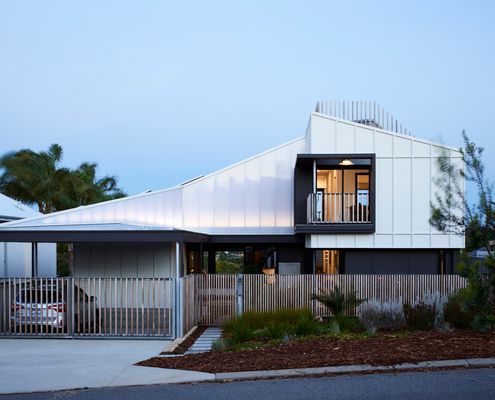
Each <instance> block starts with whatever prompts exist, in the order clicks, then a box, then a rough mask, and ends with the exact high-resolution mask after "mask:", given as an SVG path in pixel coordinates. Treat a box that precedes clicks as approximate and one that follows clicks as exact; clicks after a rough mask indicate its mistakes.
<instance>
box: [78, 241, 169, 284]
mask: <svg viewBox="0 0 495 400" xmlns="http://www.w3.org/2000/svg"><path fill="white" fill-rule="evenodd" d="M174 275H175V247H174V245H171V244H146V243H140V244H126V243H124V244H106V243H101V244H96V243H94V244H90V243H75V244H74V277H76V278H85V277H91V278H166V277H171V276H174Z"/></svg>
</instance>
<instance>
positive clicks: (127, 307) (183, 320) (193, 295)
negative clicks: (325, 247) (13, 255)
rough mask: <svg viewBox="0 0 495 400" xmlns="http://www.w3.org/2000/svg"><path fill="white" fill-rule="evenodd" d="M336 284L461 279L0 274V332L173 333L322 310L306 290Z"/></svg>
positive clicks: (357, 286) (376, 286)
mask: <svg viewBox="0 0 495 400" xmlns="http://www.w3.org/2000/svg"><path fill="white" fill-rule="evenodd" d="M335 286H338V287H339V288H340V289H341V290H343V291H344V292H349V291H351V290H356V291H357V297H358V298H363V299H368V300H371V299H375V300H377V301H379V302H386V301H394V302H402V303H411V302H414V301H421V300H423V299H424V298H425V296H428V295H431V294H436V293H440V294H442V295H448V294H451V293H454V292H455V291H456V290H458V289H460V288H463V287H465V286H466V280H465V279H464V278H461V277H460V276H458V275H199V274H198V275H190V276H185V277H183V278H5V279H0V335H3V336H19V337H22V336H50V337H52V336H53V337H57V336H62V337H108V336H109V337H168V338H172V337H177V336H182V335H183V334H185V333H186V332H188V331H189V330H190V329H191V328H192V327H193V326H195V325H197V324H204V325H219V324H221V323H222V322H225V321H227V320H229V319H232V318H234V317H235V316H236V315H240V314H241V313H242V312H249V311H252V312H263V311H275V310H280V309H303V308H305V309H309V310H311V311H312V312H313V314H314V315H323V314H325V313H327V311H326V310H325V309H324V308H323V307H322V306H321V304H319V303H318V302H317V301H314V300H311V296H312V294H313V293H318V292H319V291H320V290H323V291H328V290H330V289H333V288H334V287H335Z"/></svg>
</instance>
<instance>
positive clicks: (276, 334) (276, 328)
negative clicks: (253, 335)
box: [258, 321, 289, 340]
mask: <svg viewBox="0 0 495 400" xmlns="http://www.w3.org/2000/svg"><path fill="white" fill-rule="evenodd" d="M288 331H289V326H288V324H287V323H284V322H280V321H277V322H272V323H271V324H269V325H268V326H267V327H266V328H264V329H261V330H259V331H258V332H259V333H258V335H259V336H258V337H260V336H261V337H265V338H267V339H272V340H273V339H275V340H277V339H283V337H284V336H286V335H287V334H288Z"/></svg>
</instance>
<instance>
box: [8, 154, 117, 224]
mask: <svg viewBox="0 0 495 400" xmlns="http://www.w3.org/2000/svg"><path fill="white" fill-rule="evenodd" d="M62 155H63V151H62V147H61V146H60V145H58V144H53V145H51V146H50V147H49V149H48V151H46V152H45V151H41V152H39V153H37V152H34V151H32V150H29V149H23V150H19V151H17V152H10V153H7V154H5V155H4V156H3V157H1V158H0V168H2V169H3V173H2V175H1V176H0V191H2V192H3V193H4V194H5V195H7V196H9V197H12V198H14V199H16V200H19V201H21V202H22V203H25V204H29V205H33V204H36V205H37V206H38V210H39V211H40V212H41V213H43V214H48V213H51V212H53V211H61V210H66V209H69V208H73V207H77V206H80V205H87V204H93V203H98V202H101V201H106V200H112V199H116V198H119V197H124V196H125V193H124V192H123V191H122V190H121V189H120V188H119V187H118V185H117V178H116V177H114V176H104V177H102V178H97V177H96V168H97V164H96V163H87V162H84V163H82V164H81V165H80V166H79V167H78V168H77V169H74V170H73V169H69V168H63V167H61V166H60V162H61V160H62Z"/></svg>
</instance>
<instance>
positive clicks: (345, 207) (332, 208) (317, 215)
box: [307, 192, 371, 224]
mask: <svg viewBox="0 0 495 400" xmlns="http://www.w3.org/2000/svg"><path fill="white" fill-rule="evenodd" d="M369 204H370V194H369V193H359V192H358V193H341V192H338V193H324V192H317V193H310V194H309V195H308V199H307V223H308V224H370V223H371V212H370V206H369Z"/></svg>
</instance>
